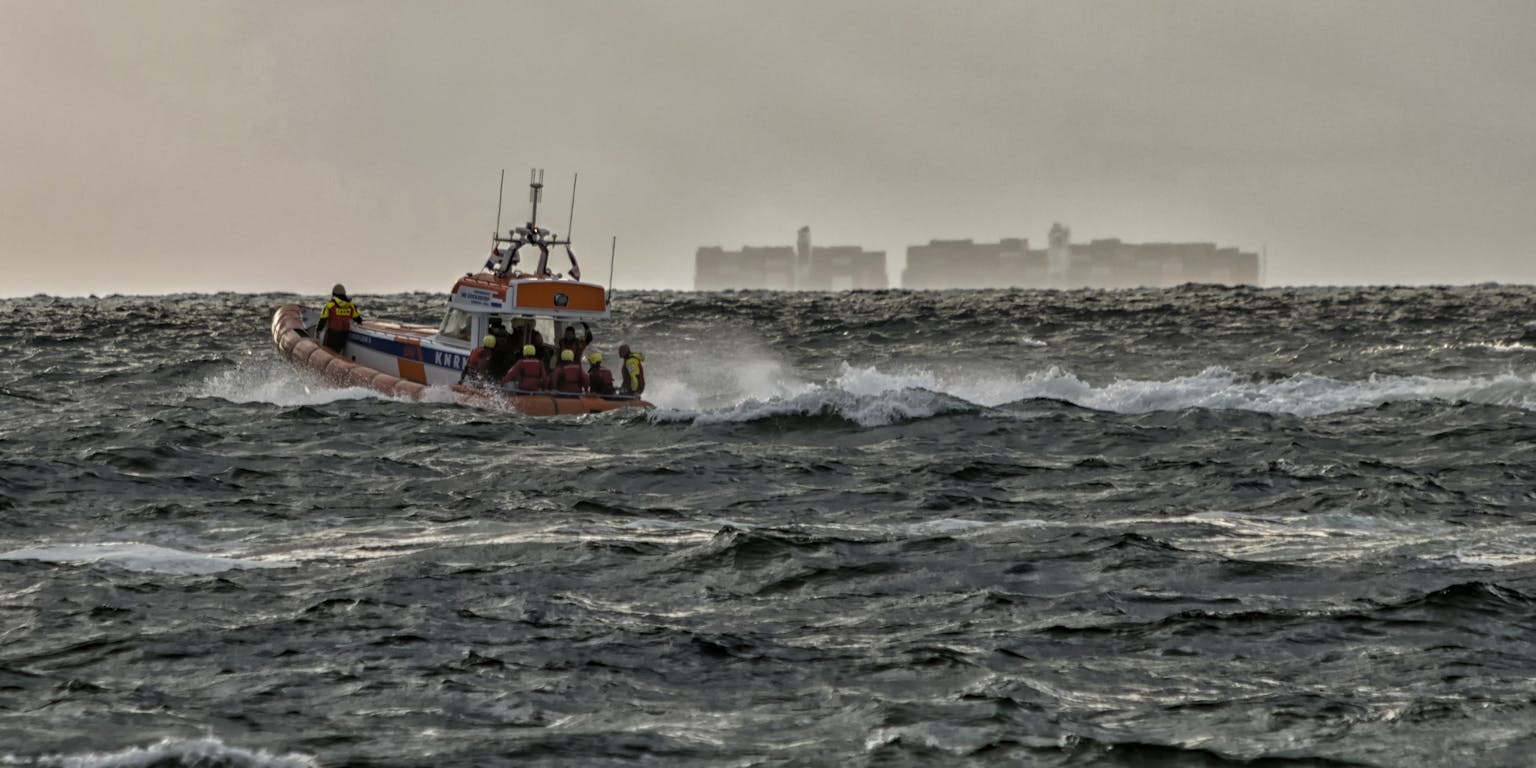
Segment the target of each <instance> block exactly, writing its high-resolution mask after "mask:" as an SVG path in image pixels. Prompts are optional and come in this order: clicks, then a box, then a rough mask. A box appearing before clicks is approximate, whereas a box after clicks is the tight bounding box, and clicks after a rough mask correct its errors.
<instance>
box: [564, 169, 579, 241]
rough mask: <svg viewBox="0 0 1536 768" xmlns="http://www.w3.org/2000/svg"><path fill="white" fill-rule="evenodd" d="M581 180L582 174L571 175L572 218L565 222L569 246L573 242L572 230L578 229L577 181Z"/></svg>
mask: <svg viewBox="0 0 1536 768" xmlns="http://www.w3.org/2000/svg"><path fill="white" fill-rule="evenodd" d="M579 178H581V174H579V173H573V174H571V217H570V218H569V219H566V220H565V242H566V244H567V245H569V244H570V242H571V230H572V229H574V228H575V227H576V180H577V179H579Z"/></svg>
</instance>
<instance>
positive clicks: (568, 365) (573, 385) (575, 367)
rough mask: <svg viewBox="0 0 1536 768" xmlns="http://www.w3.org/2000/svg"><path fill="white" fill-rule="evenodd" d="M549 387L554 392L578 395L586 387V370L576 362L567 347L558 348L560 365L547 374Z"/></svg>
mask: <svg viewBox="0 0 1536 768" xmlns="http://www.w3.org/2000/svg"><path fill="white" fill-rule="evenodd" d="M549 388H550V389H553V390H554V391H556V392H563V393H565V394H570V395H579V394H581V393H582V392H585V391H586V389H587V372H586V371H583V370H582V369H581V363H578V362H576V356H575V355H573V354H571V351H570V350H569V349H562V350H560V365H559V367H557V368H555V370H554V372H552V373H550V374H549Z"/></svg>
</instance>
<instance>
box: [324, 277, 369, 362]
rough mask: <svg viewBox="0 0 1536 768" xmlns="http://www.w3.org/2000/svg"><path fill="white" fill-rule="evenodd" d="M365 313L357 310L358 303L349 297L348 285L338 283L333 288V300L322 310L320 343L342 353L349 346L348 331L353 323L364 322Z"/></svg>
mask: <svg viewBox="0 0 1536 768" xmlns="http://www.w3.org/2000/svg"><path fill="white" fill-rule="evenodd" d="M362 320H363V314H362V313H361V312H359V311H357V305H356V304H353V303H352V300H351V299H348V298H347V287H346V286H344V285H342V284H341V283H337V284H336V285H335V287H333V288H331V300H330V301H327V302H326V303H325V308H324V309H321V310H320V327H319V328H317V329H316V330H317V331H319V332H320V334H321V336H320V343H322V344H324V345H325V346H327V347H330V348H331V349H332V350H333V351H335V352H337V353H340V352H341V350H342V349H343V348H345V347H346V346H347V332H348V331H350V330H352V323H354V322H359V323H360V322H362Z"/></svg>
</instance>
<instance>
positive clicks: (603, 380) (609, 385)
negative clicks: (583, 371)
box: [587, 365, 613, 395]
mask: <svg viewBox="0 0 1536 768" xmlns="http://www.w3.org/2000/svg"><path fill="white" fill-rule="evenodd" d="M587 379H588V381H590V382H591V383H592V393H593V394H596V395H611V394H613V371H610V370H608V369H607V368H604V367H602V366H600V365H594V366H592V367H591V368H590V369H588V370H587Z"/></svg>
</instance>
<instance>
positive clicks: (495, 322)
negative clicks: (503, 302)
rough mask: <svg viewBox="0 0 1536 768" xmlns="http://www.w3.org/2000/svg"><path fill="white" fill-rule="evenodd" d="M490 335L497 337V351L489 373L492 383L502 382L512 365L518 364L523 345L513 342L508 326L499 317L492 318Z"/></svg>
mask: <svg viewBox="0 0 1536 768" xmlns="http://www.w3.org/2000/svg"><path fill="white" fill-rule="evenodd" d="M490 333H491V335H492V336H495V337H496V349H495V350H494V351H492V352H491V361H490V367H489V368H488V369H487V372H488V373H489V374H490V377H491V380H492V381H501V377H503V376H505V375H507V369H508V368H511V367H512V363H514V362H517V351H518V350H519V349H522V347H523V345H522V344H520V343H516V342H514V341H513V339H512V333H511V332H510V331H508V330H507V326H506V325H505V324H503V323H502V321H501V318H499V317H493V318H491V328H490Z"/></svg>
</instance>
